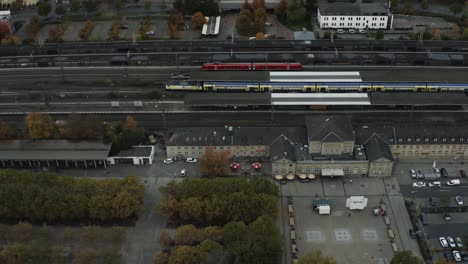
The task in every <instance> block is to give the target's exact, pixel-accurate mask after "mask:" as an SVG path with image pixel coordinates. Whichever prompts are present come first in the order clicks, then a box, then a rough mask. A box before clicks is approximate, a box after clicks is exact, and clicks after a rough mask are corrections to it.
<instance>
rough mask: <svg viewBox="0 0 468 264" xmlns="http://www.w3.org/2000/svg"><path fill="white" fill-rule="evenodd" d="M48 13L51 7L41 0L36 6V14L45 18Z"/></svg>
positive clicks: (47, 2) (44, 0)
mask: <svg viewBox="0 0 468 264" xmlns="http://www.w3.org/2000/svg"><path fill="white" fill-rule="evenodd" d="M50 11H52V6H51V5H50V3H49V1H47V0H43V1H41V2H39V4H38V5H37V14H38V15H40V16H47V15H49V13H50Z"/></svg>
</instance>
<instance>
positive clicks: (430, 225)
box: [394, 161, 468, 263]
mask: <svg viewBox="0 0 468 264" xmlns="http://www.w3.org/2000/svg"><path fill="white" fill-rule="evenodd" d="M436 166H437V167H438V168H445V169H446V170H447V172H448V177H447V178H441V179H438V180H436V181H441V187H419V188H415V187H413V186H412V183H413V182H416V181H422V182H433V181H424V180H423V179H412V178H411V176H410V173H409V170H410V169H415V170H418V169H419V170H421V171H422V172H423V173H425V174H432V173H433V162H432V161H425V162H421V161H419V162H411V163H409V162H406V163H400V164H398V165H397V166H395V170H394V175H396V177H397V178H398V181H399V183H400V189H401V192H402V194H403V195H404V196H405V197H407V198H409V199H412V200H414V201H415V202H416V204H417V205H418V206H419V208H421V211H422V212H423V213H424V216H423V218H424V222H425V225H423V229H424V230H423V232H425V234H426V236H427V242H428V244H429V247H430V248H431V249H432V250H431V251H432V252H433V257H434V259H435V260H436V261H437V260H438V259H440V258H443V257H444V252H445V253H446V255H447V257H446V258H448V259H449V260H450V261H454V258H453V256H452V251H453V250H455V249H457V248H455V249H454V248H450V247H447V248H444V247H442V246H441V243H440V241H439V238H440V237H445V238H447V237H448V236H451V237H453V238H456V237H460V238H461V239H462V240H465V239H464V238H465V237H466V236H468V225H466V223H467V221H468V212H466V208H464V206H466V201H468V182H467V181H466V179H465V178H462V177H461V176H460V172H459V171H460V170H465V171H466V170H467V169H468V166H467V165H465V164H464V162H458V161H446V162H437V163H436ZM454 179H458V180H460V185H459V186H447V184H446V183H447V181H449V180H454ZM457 196H460V197H461V198H462V202H463V204H460V203H459V202H457V201H456V200H455V197H457ZM431 201H432V202H431ZM444 214H448V216H449V217H447V219H450V220H447V219H445V217H444ZM458 251H460V253H461V254H462V255H464V254H465V252H464V251H463V250H460V249H458ZM466 263H468V262H466Z"/></svg>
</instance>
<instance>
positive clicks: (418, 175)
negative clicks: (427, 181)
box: [416, 170, 424, 179]
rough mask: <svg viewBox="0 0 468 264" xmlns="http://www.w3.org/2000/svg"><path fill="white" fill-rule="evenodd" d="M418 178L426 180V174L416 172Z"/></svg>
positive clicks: (419, 171)
mask: <svg viewBox="0 0 468 264" xmlns="http://www.w3.org/2000/svg"><path fill="white" fill-rule="evenodd" d="M416 176H417V178H418V179H422V178H424V173H423V172H422V171H421V170H417V171H416Z"/></svg>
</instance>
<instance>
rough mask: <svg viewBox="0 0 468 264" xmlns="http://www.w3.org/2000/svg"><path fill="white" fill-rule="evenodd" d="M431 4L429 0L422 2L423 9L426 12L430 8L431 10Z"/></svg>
mask: <svg viewBox="0 0 468 264" xmlns="http://www.w3.org/2000/svg"><path fill="white" fill-rule="evenodd" d="M429 4H430V3H429V0H422V1H421V7H422V9H424V10H426V9H428V8H429Z"/></svg>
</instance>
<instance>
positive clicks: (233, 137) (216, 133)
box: [167, 126, 306, 146]
mask: <svg viewBox="0 0 468 264" xmlns="http://www.w3.org/2000/svg"><path fill="white" fill-rule="evenodd" d="M281 135H283V136H285V137H287V138H288V139H289V140H290V141H291V142H293V143H294V144H305V143H306V134H305V129H304V128H302V127H232V126H226V127H224V128H223V127H192V128H177V129H172V130H169V132H168V141H167V145H168V146H228V145H240V146H243V145H245V146H248V145H270V144H272V143H273V142H274V141H275V140H276V139H277V138H278V137H279V136H281Z"/></svg>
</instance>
